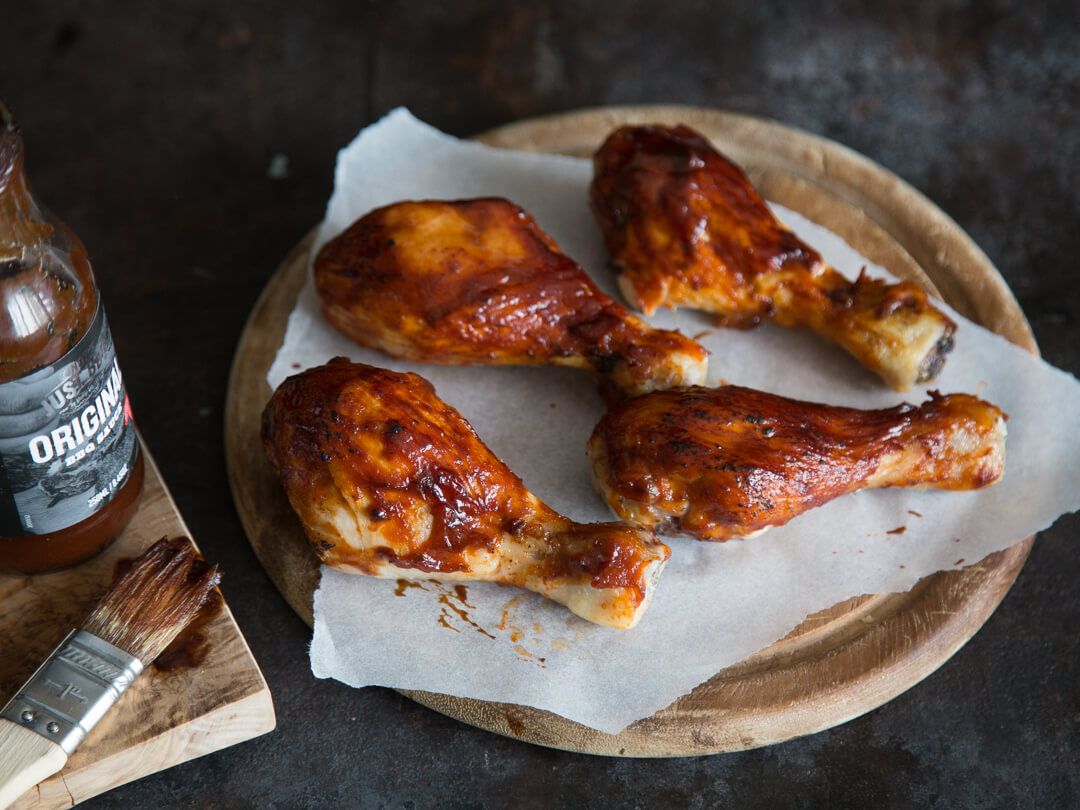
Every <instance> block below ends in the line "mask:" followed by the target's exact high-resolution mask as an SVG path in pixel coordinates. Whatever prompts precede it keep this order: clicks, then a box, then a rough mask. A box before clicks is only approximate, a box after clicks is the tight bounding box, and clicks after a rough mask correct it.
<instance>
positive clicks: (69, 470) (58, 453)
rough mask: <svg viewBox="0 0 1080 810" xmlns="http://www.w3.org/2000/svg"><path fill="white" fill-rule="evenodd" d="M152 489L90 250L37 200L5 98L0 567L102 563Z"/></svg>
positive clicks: (1, 132)
mask: <svg viewBox="0 0 1080 810" xmlns="http://www.w3.org/2000/svg"><path fill="white" fill-rule="evenodd" d="M142 483H143V459H142V453H141V452H140V449H139V440H138V437H137V436H136V434H135V423H134V421H133V420H132V417H131V408H130V405H129V404H128V399H127V394H126V391H125V389H124V382H123V378H122V377H121V375H120V367H119V366H118V365H117V363H116V353H115V351H114V349H113V342H112V336H111V335H110V334H109V326H108V324H107V323H106V321H105V311H104V309H103V308H102V305H101V299H100V297H99V296H98V289H97V285H96V283H95V281H94V274H93V271H92V270H91V269H90V262H89V260H88V259H87V257H86V249H85V248H84V247H83V244H82V242H81V241H79V237H77V236H76V235H75V234H74V232H73V231H72V230H71V229H70V228H68V227H67V226H66V225H64V224H63V223H62V222H60V221H59V220H58V219H56V217H54V216H53V215H52V214H50V213H49V212H48V211H46V210H45V209H44V208H42V207H41V206H40V205H39V204H38V202H37V201H36V200H35V199H34V195H33V194H32V193H31V191H30V187H29V185H28V184H27V181H26V176H25V174H24V172H23V148H22V139H21V138H20V136H19V131H18V129H17V127H16V126H15V122H14V119H13V117H12V115H11V112H10V110H9V109H8V108H7V106H6V105H5V104H4V103H3V101H2V100H0V569H3V570H7V571H18V572H21V573H27V574H31V573H37V572H40V571H49V570H52V569H55V568H63V567H65V566H69V565H74V564H75V563H79V562H82V561H83V560H85V559H87V558H88V557H91V556H93V555H94V554H96V553H97V552H98V551H100V550H101V549H102V548H104V547H105V546H107V545H108V544H109V543H110V542H112V540H113V539H115V537H116V536H117V534H119V533H120V531H121V530H122V529H123V528H124V526H126V525H127V523H128V521H129V520H131V517H132V515H133V514H134V513H135V508H136V506H137V503H138V498H139V492H140V490H141V489H142Z"/></svg>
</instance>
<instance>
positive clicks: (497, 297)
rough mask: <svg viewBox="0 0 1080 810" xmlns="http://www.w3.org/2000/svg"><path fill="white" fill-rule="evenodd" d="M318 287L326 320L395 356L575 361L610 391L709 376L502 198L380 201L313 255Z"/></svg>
mask: <svg viewBox="0 0 1080 810" xmlns="http://www.w3.org/2000/svg"><path fill="white" fill-rule="evenodd" d="M315 287H316V290H317V291H318V294H319V298H320V299H321V301H322V308H323V312H324V313H325V314H326V317H327V318H328V319H329V321H330V323H332V324H333V325H334V326H335V327H337V328H338V329H339V330H340V331H342V332H344V333H345V334H346V335H348V336H349V337H350V338H352V339H353V340H355V341H356V342H357V343H359V344H361V345H363V346H369V347H372V348H377V349H381V350H382V351H384V352H386V353H387V354H390V355H393V356H395V357H404V358H408V359H410V360H418V361H422V362H429V363H446V364H452V365H466V364H474V363H482V364H499V365H541V364H555V365H562V366H573V367H575V368H583V369H586V370H589V371H591V372H592V373H593V374H594V375H595V376H596V377H597V378H598V379H599V380H600V384H601V390H602V391H603V392H604V394H605V396H607V397H608V398H609V399H616V398H618V397H619V396H623V395H636V394H640V393H644V392H646V391H651V390H653V389H657V388H667V387H671V386H674V385H690V384H696V383H702V382H704V381H705V370H706V366H707V362H708V360H707V358H708V353H707V352H706V350H705V349H704V348H703V347H702V346H700V345H699V344H698V343H696V342H694V341H693V340H691V339H690V338H688V337H684V336H683V335H681V334H679V333H678V332H670V331H663V330H659V329H653V328H652V327H650V326H649V325H648V324H646V323H645V322H644V321H642V320H641V319H639V318H637V317H635V316H634V315H632V314H630V312H628V311H627V310H626V309H625V308H624V307H622V306H621V305H620V304H618V303H616V302H615V301H614V300H612V299H611V298H610V297H608V296H607V295H605V294H604V293H603V292H601V290H600V289H599V288H597V286H596V285H595V284H594V283H593V282H592V280H591V279H590V278H589V277H588V275H587V274H586V273H585V271H584V270H582V269H581V267H580V266H579V265H578V264H577V263H576V262H574V261H573V260H572V259H570V258H569V257H568V256H566V255H564V254H563V253H562V252H561V251H560V250H559V247H558V245H556V244H555V242H554V241H553V240H552V238H551V237H550V236H548V235H547V234H546V233H545V232H544V231H542V230H541V229H540V227H539V226H538V225H537V224H536V222H535V221H534V220H533V218H532V217H531V216H529V214H527V213H526V212H525V211H523V210H522V209H521V208H520V207H518V206H516V205H514V204H513V203H511V202H509V201H507V200H504V199H498V198H485V199H476V200H458V201H440V200H431V201H425V202H400V203H395V204H393V205H388V206H386V207H384V208H378V209H376V210H374V211H372V212H370V213H368V214H366V215H365V216H363V217H361V218H360V219H359V220H357V221H356V222H355V223H353V224H352V225H351V226H350V227H349V228H347V229H346V230H345V231H344V232H343V233H341V234H340V235H338V236H337V237H336V238H334V239H333V240H331V241H330V242H328V243H327V244H326V245H325V246H324V247H323V248H322V250H321V251H319V255H318V257H317V258H316V260H315Z"/></svg>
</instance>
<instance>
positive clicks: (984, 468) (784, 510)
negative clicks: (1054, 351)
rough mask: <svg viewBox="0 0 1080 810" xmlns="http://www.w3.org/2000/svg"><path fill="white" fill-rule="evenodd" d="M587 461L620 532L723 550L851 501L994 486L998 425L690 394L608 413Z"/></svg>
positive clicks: (961, 408)
mask: <svg viewBox="0 0 1080 810" xmlns="http://www.w3.org/2000/svg"><path fill="white" fill-rule="evenodd" d="M589 457H590V459H591V460H592V464H593V474H594V478H595V480H596V483H597V486H598V487H599V489H600V491H601V493H602V494H603V496H604V498H605V499H606V500H607V502H608V504H609V505H610V506H611V508H612V510H614V512H615V514H617V515H618V516H619V517H621V518H623V519H624V520H629V521H632V522H634V523H636V524H638V525H640V526H647V527H649V528H654V529H657V530H658V531H662V532H670V533H675V534H678V533H685V534H690V535H693V536H694V537H697V538H699V539H701V540H728V539H731V538H736V537H749V536H751V535H753V534H755V533H757V532H760V531H762V530H764V529H766V528H768V527H770V526H780V525H782V524H784V523H787V522H788V521H789V520H791V519H792V518H794V517H796V516H797V515H799V514H801V513H802V512H805V511H806V510H808V509H812V508H813V507H815V506H820V505H821V504H823V503H825V502H827V501H830V500H832V499H833V498H836V497H839V496H840V495H844V494H846V493H849V492H854V491H855V490H858V489H863V488H870V487H934V488H938V489H953V490H961V489H979V488H981V487H985V486H989V485H990V484H994V483H996V482H997V481H998V480H999V479H1000V478H1001V476H1002V473H1003V472H1004V467H1005V417H1004V414H1003V413H1002V412H1001V411H1000V410H999V409H998V408H996V407H995V406H993V405H991V404H989V403H987V402H983V401H982V400H979V399H976V398H975V397H972V396H968V395H966V394H950V395H948V396H941V395H940V394H937V393H931V395H930V400H929V401H928V402H925V403H923V404H922V405H920V406H918V407H915V406H914V405H908V404H903V405H900V406H898V407H895V408H888V409H883V410H868V411H861V410H855V409H852V408H837V407H832V406H828V405H818V404H815V403H811V402H800V401H798V400H793V399H786V398H784V397H779V396H775V395H773V394H766V393H763V392H761V391H755V390H752V389H749V388H740V387H738V386H733V385H728V386H722V387H720V388H698V387H695V388H686V389H680V390H671V391H658V392H655V393H652V394H647V395H645V396H643V397H638V398H637V399H632V400H630V401H628V402H625V403H622V404H620V405H618V406H616V407H615V408H613V409H612V410H610V411H609V412H608V413H607V414H606V415H605V416H604V418H603V419H602V420H601V421H600V423H599V424H598V425H597V427H596V429H595V430H594V432H593V434H592V437H591V438H590V440H589Z"/></svg>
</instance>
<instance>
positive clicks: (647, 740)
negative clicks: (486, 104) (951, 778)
mask: <svg viewBox="0 0 1080 810" xmlns="http://www.w3.org/2000/svg"><path fill="white" fill-rule="evenodd" d="M649 122H659V123H671V124H674V123H686V124H689V125H690V126H692V127H694V128H696V129H698V130H700V131H702V132H703V133H704V134H706V135H707V136H708V137H709V138H711V139H712V141H713V142H714V143H715V144H716V145H717V146H718V147H719V148H720V149H721V151H723V152H725V153H726V154H727V155H729V156H730V157H731V158H733V159H734V160H735V161H736V162H738V163H739V164H741V165H742V166H743V167H744V168H746V169H747V170H748V172H749V174H750V176H751V178H752V179H753V181H754V182H755V184H756V185H757V187H758V188H759V189H760V190H761V191H762V192H763V193H764V195H765V196H766V197H767V198H768V199H770V200H773V201H775V202H778V203H781V204H783V205H785V206H788V207H789V208H792V209H794V210H796V211H799V212H800V213H802V214H804V215H806V216H807V217H809V218H810V219H812V220H814V221H815V222H818V223H820V224H822V225H824V226H825V227H827V228H829V229H831V230H832V231H834V232H835V233H837V234H839V235H841V236H842V237H843V238H844V239H846V240H847V241H848V242H849V243H850V244H851V245H852V246H854V247H855V248H856V249H858V250H859V251H860V252H861V253H862V254H863V255H864V256H866V257H867V258H868V259H870V260H872V261H874V262H876V263H878V264H880V265H882V266H884V267H887V268H889V269H891V270H892V271H893V272H894V273H896V274H898V275H900V276H903V277H907V278H911V279H914V280H917V281H919V282H921V283H923V284H924V285H926V286H928V287H930V288H931V289H933V288H935V287H936V288H937V290H939V291H940V292H941V294H942V295H943V296H944V298H945V299H946V300H947V301H948V302H949V303H950V304H952V305H953V306H954V307H955V308H956V309H958V310H959V311H960V312H962V313H963V314H964V315H966V316H967V317H969V318H971V319H972V320H975V321H977V322H979V323H981V324H983V325H984V326H986V327H987V328H989V329H992V330H994V331H996V332H999V333H1000V334H1002V335H1004V336H1005V337H1006V338H1008V339H1009V340H1011V341H1013V342H1014V343H1017V344H1019V345H1021V346H1023V347H1024V348H1026V349H1028V350H1030V351H1032V352H1035V351H1037V349H1036V346H1035V341H1034V338H1033V337H1032V334H1031V330H1030V327H1029V326H1028V324H1027V321H1026V320H1025V318H1024V315H1023V312H1022V311H1021V310H1020V307H1019V305H1018V304H1017V302H1016V299H1015V298H1014V297H1013V295H1012V293H1011V292H1010V291H1009V289H1008V287H1007V286H1006V285H1005V282H1004V281H1003V279H1002V278H1001V276H1000V275H999V274H998V272H997V271H996V270H995V269H994V267H993V265H992V264H991V263H990V260H989V259H988V258H987V257H986V255H985V254H983V252H982V251H981V250H979V248H978V247H977V246H976V245H975V243H974V242H972V241H971V239H970V238H969V237H968V236H967V235H966V234H965V233H964V232H963V231H962V230H961V229H960V227H959V226H958V225H957V224H956V223H955V222H953V221H952V220H951V219H950V218H949V217H948V216H946V215H945V214H944V213H943V212H942V211H941V210H940V209H938V208H937V207H936V206H934V205H933V203H931V202H930V201H929V200H927V199H926V198H925V197H923V196H922V195H921V194H919V193H918V192H917V191H916V190H915V189H913V188H912V187H911V186H909V185H907V184H906V183H904V182H903V181H902V180H900V179H899V178H898V177H896V176H895V175H893V174H891V173H889V172H887V171H886V170H884V169H883V168H881V167H880V166H878V165H877V164H875V163H873V162H872V161H870V160H868V159H867V158H865V157H862V156H860V155H858V154H856V153H855V152H852V151H851V150H850V149H847V148H846V147H843V146H841V145H839V144H836V143H833V142H831V141H828V140H825V139H823V138H819V137H816V136H814V135H810V134H807V133H805V132H801V131H799V130H795V129H792V128H790V127H785V126H782V125H780V124H777V123H774V122H771V121H766V120H763V119H759V118H752V117H749V116H744V115H736V114H732V113H726V112H721V111H717V110H706V109H700V108H692V107H671V106H651V107H640V106H639V107H612V108H602V109H595V110H586V111H582V112H576V113H568V114H565V115H557V116H552V117H549V118H541V119H533V120H529V121H524V122H522V123H517V124H513V125H510V126H507V127H503V128H500V129H497V130H494V131H492V132H488V133H486V134H484V135H480V136H478V137H477V140H480V141H483V142H485V143H488V144H492V145H495V146H501V147H507V148H514V149H526V150H532V151H542V152H561V153H564V154H569V155H577V156H588V155H591V154H592V152H593V151H594V150H595V149H596V148H597V147H598V146H599V144H600V143H601V141H602V140H603V139H604V137H605V136H606V135H607V134H608V133H609V132H610V131H611V130H612V129H614V128H615V127H616V126H619V125H620V124H624V123H649ZM311 239H312V235H310V234H309V236H308V237H307V238H306V239H305V240H304V241H303V242H301V243H300V245H298V246H297V247H296V249H295V250H293V252H292V253H291V254H290V255H289V256H288V257H286V259H285V261H284V262H283V263H282V265H281V267H280V269H279V270H278V272H277V273H276V274H275V275H274V277H273V278H272V279H271V280H270V282H269V284H268V285H267V287H266V289H265V290H264V292H263V295H262V297H261V298H260V299H259V301H258V303H257V304H256V306H255V309H254V311H253V312H252V314H251V317H250V320H249V321H248V324H247V326H246V328H245V330H244V333H243V335H242V337H241V339H240V343H239V346H238V348H237V352H236V357H235V359H234V363H233V369H232V376H231V378H230V381H229V396H228V402H227V406H226V455H227V459H228V465H229V479H230V483H231V485H232V489H233V497H234V499H235V500H236V506H237V509H238V511H239V513H240V517H241V519H242V520H243V523H244V527H245V529H246V531H247V533H248V537H249V539H250V540H251V543H252V546H253V547H254V549H255V553H256V554H257V555H258V557H259V559H260V560H261V561H262V563H263V565H264V566H265V567H266V570H267V571H268V572H269V574H270V576H271V578H272V579H273V580H274V583H275V584H276V585H277V587H278V588H279V589H280V590H281V592H282V594H284V596H285V598H286V599H287V600H288V601H289V604H290V605H292V607H293V609H294V610H296V612H297V613H298V614H299V615H300V616H301V617H302V618H303V619H304V620H305V621H307V622H308V624H310V623H311V621H312V613H311V600H312V594H313V592H314V589H315V586H316V583H317V579H318V567H317V565H316V561H315V557H314V555H313V554H312V553H311V552H310V551H309V550H308V547H307V543H306V540H305V539H304V536H303V533H302V531H301V529H300V526H299V523H298V522H297V520H296V518H295V516H294V515H293V514H292V512H291V510H290V508H289V506H288V503H287V501H286V499H285V497H284V494H283V493H282V491H281V488H280V486H279V485H278V483H277V481H276V480H275V478H274V476H273V473H272V472H271V470H270V468H269V466H268V465H267V463H266V460H265V458H264V457H263V452H262V447H261V445H260V442H259V435H258V433H259V414H260V412H261V410H262V408H263V406H264V405H265V403H266V401H267V400H268V399H269V397H270V394H271V391H270V388H269V386H268V385H267V383H266V371H267V369H268V368H269V366H270V364H271V362H272V360H273V358H274V355H275V354H276V352H277V349H278V347H279V346H280V344H281V340H282V337H283V335H284V332H285V325H286V319H287V318H288V314H289V312H290V311H291V310H292V307H293V305H294V303H295V301H296V297H297V294H298V293H299V291H300V288H301V287H302V285H303V283H304V280H305V276H306V271H307V266H308V249H309V246H310V244H311ZM1032 540H1033V538H1029V539H1027V540H1026V541H1024V542H1021V543H1018V544H1017V545H1015V546H1013V547H1012V548H1010V549H1007V550H1006V551H1003V552H999V553H997V554H993V555H991V556H989V557H987V558H986V559H984V560H982V561H981V562H979V563H978V564H976V565H973V566H971V567H969V568H966V569H963V570H960V571H951V572H943V573H939V574H936V575H933V576H930V577H927V578H925V579H923V580H922V581H921V582H919V583H918V584H917V585H916V586H915V587H914V588H913V589H912V590H911V591H909V592H907V593H901V594H879V595H874V596H863V597H858V598H855V599H850V600H848V601H846V602H843V603H841V604H839V605H836V606H834V607H832V608H830V609H828V610H825V611H822V612H820V613H817V614H814V615H812V616H809V617H808V618H807V619H806V620H805V621H804V622H803V623H802V624H801V625H800V626H799V627H798V628H796V629H795V630H793V631H792V632H791V633H790V634H789V635H788V636H787V637H786V638H784V639H782V640H780V641H778V642H777V643H775V644H773V645H772V646H770V647H769V648H767V649H765V650H762V651H760V652H758V653H757V654H755V655H753V656H751V657H750V658H748V659H746V660H745V661H742V662H740V663H739V664H736V665H735V666H732V667H729V668H727V669H725V670H723V671H722V672H720V673H718V674H717V675H716V676H715V677H713V678H712V679H711V680H709V681H708V682H706V683H704V684H702V685H701V686H699V687H698V688H697V689H695V690H694V691H693V692H691V693H690V694H688V695H685V696H683V697H681V698H680V699H678V700H677V701H675V703H673V704H672V705H671V706H669V707H667V708H666V709H664V710H662V711H660V712H657V713H656V714H655V715H653V716H652V717H648V718H645V719H643V720H640V721H638V722H636V723H634V724H633V725H631V726H630V727H629V728H627V729H626V730H624V731H623V732H621V733H619V734H615V735H610V734H602V733H600V732H598V731H595V730H593V729H590V728H587V727H585V726H582V725H580V724H578V723H574V722H571V721H569V720H567V719H565V718H562V717H559V716H557V715H554V714H551V713H549V712H543V711H540V710H537V709H532V708H528V707H522V706H513V705H508V704H498V703H489V702H484V701H477V700H466V699H462V698H457V697H449V696H446V695H437V694H431V693H427V692H404V694H406V695H408V696H409V697H411V698H412V699H414V700H417V701H419V702H420V703H423V704H424V705H427V706H430V707H431V708H433V709H435V710H437V711H439V712H442V713H444V714H447V715H450V716H451V717H455V718H458V719H460V720H463V721H464V722H467V723H471V724H473V725H476V726H479V727H481V728H485V729H488V730H490V731H495V732H497V733H499V734H505V735H507V736H510V737H515V738H517V739H520V740H524V741H527V742H532V743H537V744H540V745H547V746H551V747H555V748H562V749H567V750H572V751H581V752H585V753H592V754H608V755H616V756H619V755H621V756H690V755H699V754H708V753H717V752H723V751H736V750H742V749H746V748H752V747H755V746H761V745H768V744H770V743H775V742H780V741H782V740H787V739H790V738H792V737H797V736H801V735H804V734H809V733H812V732H815V731H820V730H822V729H825V728H829V727H830V726H834V725H837V724H839V723H843V722H845V721H847V720H850V719H852V718H854V717H857V716H859V715H861V714H863V713H865V712H867V711H870V710H871V709H873V708H876V707H877V706H880V705H881V704H883V703H885V702H886V701H888V700H890V699H892V698H893V697H895V696H896V695H898V694H899V693H901V692H903V691H904V690H906V689H908V688H910V687H911V686H913V685H914V684H916V683H918V682H919V681H920V680H922V679H923V678H925V677H926V676H927V675H929V674H930V673H931V672H933V671H934V670H935V669H937V667H939V666H940V665H941V664H942V663H944V662H945V661H946V660H947V659H948V658H949V657H950V656H951V655H953V653H955V652H956V651H957V650H958V649H959V648H960V647H961V646H962V645H963V644H964V642H966V641H967V640H968V639H969V638H970V637H971V636H972V635H973V634H974V633H975V631H976V630H978V629H979V627H981V626H982V624H983V622H985V621H986V619H987V618H988V617H989V615H990V614H991V613H992V612H993V610H994V608H995V607H996V606H997V605H998V603H999V602H1000V601H1001V599H1002V598H1003V597H1004V595H1005V593H1006V592H1007V591H1008V589H1009V587H1010V585H1012V583H1013V580H1014V579H1015V578H1016V575H1017V574H1018V573H1019V571H1020V568H1021V566H1022V565H1023V564H1024V560H1025V559H1026V558H1027V555H1028V552H1029V551H1030V549H1031V543H1032Z"/></svg>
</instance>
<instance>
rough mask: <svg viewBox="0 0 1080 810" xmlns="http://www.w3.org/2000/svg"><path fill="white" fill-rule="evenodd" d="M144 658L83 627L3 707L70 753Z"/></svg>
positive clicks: (5, 713)
mask: <svg viewBox="0 0 1080 810" xmlns="http://www.w3.org/2000/svg"><path fill="white" fill-rule="evenodd" d="M142 671H143V665H142V662H141V661H139V659H137V658H135V657H133V656H131V655H128V654H127V653H126V652H124V651H123V650H121V649H120V648H119V647H115V646H113V645H112V644H109V643H108V642H107V641H102V640H101V639H100V638H98V637H97V636H95V635H93V634H92V633H88V632H86V631H85V630H73V631H71V633H69V634H68V636H67V638H65V639H64V640H63V641H62V642H61V643H60V646H59V647H57V648H56V650H54V651H53V654H52V655H50V656H49V657H48V659H46V661H45V663H44V664H42V665H41V666H40V667H38V670H37V672H35V673H34V674H33V675H32V676H31V678H30V680H28V681H27V682H26V683H25V684H24V685H23V687H22V689H20V690H19V691H18V693H17V694H16V695H15V697H14V698H12V699H11V700H10V701H9V702H8V704H7V705H6V706H5V707H4V708H3V710H2V711H0V717H5V718H7V719H8V720H10V721H12V722H13V723H18V724H19V725H20V726H24V727H26V728H29V729H32V730H34V731H36V732H37V733H38V734H40V735H41V736H42V737H44V738H45V739H47V740H51V741H52V742H54V743H56V744H57V745H59V746H60V747H61V748H63V749H64V751H65V752H67V754H68V755H70V754H71V753H72V752H73V751H74V750H75V749H76V748H78V746H79V743H81V742H82V741H83V738H84V737H86V735H87V734H89V733H90V729H92V728H93V727H94V726H95V725H96V724H97V722H98V720H100V719H101V718H102V717H103V716H104V715H105V713H106V712H107V711H108V710H109V709H111V708H112V706H113V704H115V703H116V701H117V700H119V699H120V696H121V695H122V694H124V691H125V690H126V689H127V688H128V687H129V686H131V683H132V681H134V680H135V679H136V678H138V677H139V674H140V673H141V672H142Z"/></svg>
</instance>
